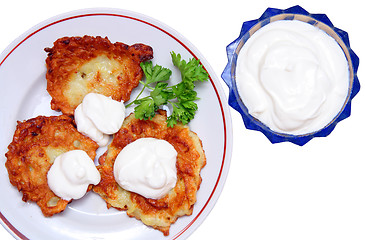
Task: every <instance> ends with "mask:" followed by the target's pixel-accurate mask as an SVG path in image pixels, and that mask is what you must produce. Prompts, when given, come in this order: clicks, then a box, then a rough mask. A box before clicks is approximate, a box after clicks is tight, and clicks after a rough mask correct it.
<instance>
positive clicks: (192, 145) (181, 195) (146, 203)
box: [93, 110, 206, 236]
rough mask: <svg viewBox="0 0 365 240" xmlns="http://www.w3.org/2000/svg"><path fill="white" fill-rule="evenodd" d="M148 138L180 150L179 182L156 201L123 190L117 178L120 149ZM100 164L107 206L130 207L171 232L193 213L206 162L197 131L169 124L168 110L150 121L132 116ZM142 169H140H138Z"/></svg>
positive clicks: (99, 189) (139, 216)
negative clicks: (115, 171)
mask: <svg viewBox="0 0 365 240" xmlns="http://www.w3.org/2000/svg"><path fill="white" fill-rule="evenodd" d="M145 137H153V138H158V139H163V140H166V141H168V142H169V143H170V144H172V146H173V147H174V148H175V150H176V151H177V162H176V168H177V183H176V186H175V187H174V188H173V189H172V190H171V191H170V192H169V193H168V194H167V195H166V196H164V197H163V198H161V199H158V200H155V199H148V198H145V197H143V196H141V195H139V194H137V193H133V192H129V191H126V190H124V189H122V188H121V187H120V186H119V185H118V184H117V182H116V181H115V178H114V174H113V166H114V161H115V159H116V157H117V156H118V154H119V152H120V151H121V150H122V149H123V148H124V147H125V146H127V145H128V144H129V143H131V142H133V141H135V140H137V139H139V138H145ZM99 163H100V165H99V166H97V168H98V170H99V172H100V174H101V181H100V183H99V184H98V185H96V186H94V187H93V191H94V192H96V193H98V194H99V195H100V196H101V197H102V198H103V199H104V200H105V201H106V202H107V206H108V208H109V207H114V208H116V209H119V210H126V212H127V214H128V216H130V217H135V218H137V219H139V220H141V221H142V222H143V223H144V224H146V225H148V226H151V227H153V228H155V229H157V230H160V231H161V232H162V233H163V234H164V235H165V236H167V235H169V230H170V225H171V224H172V223H174V222H175V221H176V220H177V218H178V217H180V216H183V215H191V214H192V212H193V206H194V204H195V202H196V192H197V190H198V189H199V187H200V183H201V177H200V170H201V169H202V168H203V167H204V166H205V164H206V157H205V153H204V150H203V147H202V142H201V140H200V139H199V137H198V136H197V135H196V133H194V132H192V131H190V130H189V128H188V127H187V126H185V125H182V124H180V123H178V124H176V125H175V126H174V127H173V128H170V127H167V124H166V112H165V111H162V110H160V111H159V114H156V116H155V117H154V118H153V119H150V120H139V119H136V118H135V116H134V113H132V114H131V115H129V116H128V117H127V118H126V119H125V121H124V123H123V126H122V128H121V129H120V130H119V132H117V133H116V134H115V136H114V138H113V141H112V143H111V144H110V145H109V147H108V150H107V151H106V152H105V153H104V154H103V155H102V156H101V157H100V158H99ZM135 171H138V169H135Z"/></svg>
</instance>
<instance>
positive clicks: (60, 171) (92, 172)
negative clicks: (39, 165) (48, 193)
mask: <svg viewBox="0 0 365 240" xmlns="http://www.w3.org/2000/svg"><path fill="white" fill-rule="evenodd" d="M100 179H101V178H100V173H99V171H98V170H97V169H96V167H95V164H94V161H93V160H92V159H91V158H90V157H89V155H87V153H86V152H85V151H83V150H72V151H68V152H66V153H63V154H61V155H59V156H58V157H56V159H55V161H54V162H53V165H52V166H51V168H50V169H49V171H48V174H47V181H48V186H49V188H50V189H51V190H52V192H53V193H54V194H56V195H57V196H58V197H60V198H62V199H65V200H67V201H69V200H71V199H80V198H82V197H83V196H84V195H85V194H86V192H87V189H88V187H89V185H90V184H94V185H96V184H98V183H99V182H100Z"/></svg>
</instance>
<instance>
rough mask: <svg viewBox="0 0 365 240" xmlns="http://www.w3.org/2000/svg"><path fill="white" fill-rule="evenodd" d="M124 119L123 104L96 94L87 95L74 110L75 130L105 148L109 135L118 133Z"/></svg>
mask: <svg viewBox="0 0 365 240" xmlns="http://www.w3.org/2000/svg"><path fill="white" fill-rule="evenodd" d="M124 118H125V106H124V102H123V101H121V102H119V101H115V100H113V99H112V98H111V97H106V96H104V95H102V94H98V93H89V94H87V95H86V96H85V97H84V99H83V101H82V103H81V104H79V106H77V108H76V109H75V122H76V125H77V130H78V131H79V132H81V133H83V134H85V135H86V136H88V137H90V138H91V139H92V140H94V141H95V142H97V143H98V145H99V146H101V147H102V146H106V145H107V144H108V141H109V135H110V134H114V133H116V132H118V131H119V129H120V127H121V126H122V124H123V121H124Z"/></svg>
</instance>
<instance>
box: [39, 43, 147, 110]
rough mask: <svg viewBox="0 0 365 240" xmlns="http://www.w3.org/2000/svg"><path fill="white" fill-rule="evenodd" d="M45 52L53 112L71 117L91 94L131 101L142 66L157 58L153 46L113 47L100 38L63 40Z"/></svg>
mask: <svg viewBox="0 0 365 240" xmlns="http://www.w3.org/2000/svg"><path fill="white" fill-rule="evenodd" d="M45 51H46V52H47V53H48V56H47V59H46V66H47V73H46V79H47V91H48V92H49V94H50V95H51V97H52V101H51V108H52V109H53V110H57V111H59V110H60V111H62V113H64V114H67V115H73V113H74V110H75V108H76V107H77V106H78V105H79V104H80V103H81V102H82V100H83V98H84V96H85V95H86V94H88V93H90V92H95V93H100V94H103V95H105V96H108V97H112V98H113V99H114V100H117V101H121V100H123V101H128V100H129V98H130V94H131V92H132V90H133V89H134V88H135V87H137V86H138V84H139V81H140V80H141V78H142V75H143V71H142V69H141V67H140V63H141V62H143V61H147V60H149V59H152V58H153V50H152V48H151V47H150V46H147V45H144V44H134V45H132V46H129V45H126V44H124V43H120V42H116V43H111V42H110V41H109V39H108V38H107V37H105V38H102V37H100V36H97V37H91V36H84V37H63V38H60V39H58V40H56V41H55V42H54V45H53V47H52V48H45Z"/></svg>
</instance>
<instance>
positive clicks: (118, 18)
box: [0, 9, 232, 240]
mask: <svg viewBox="0 0 365 240" xmlns="http://www.w3.org/2000/svg"><path fill="white" fill-rule="evenodd" d="M85 34H86V35H92V36H97V35H99V36H103V37H105V36H107V37H108V38H109V39H110V40H111V41H112V42H116V41H119V42H124V43H126V44H134V43H138V42H140V43H144V44H147V45H150V46H152V47H153V49H154V59H153V62H154V63H155V64H159V65H162V66H165V67H168V68H170V69H173V72H174V74H173V76H172V77H173V79H178V78H179V74H178V73H176V71H177V70H176V69H175V68H174V66H173V65H172V63H171V57H170V52H171V51H175V52H176V53H180V54H181V55H182V57H183V58H184V59H189V58H192V57H196V58H199V59H200V60H201V62H202V64H203V66H204V67H205V69H206V70H207V71H208V73H209V75H210V79H209V82H208V83H203V84H199V83H198V84H197V85H198V86H197V91H198V94H199V97H200V98H201V99H200V100H199V101H198V106H199V110H198V112H197V115H196V116H195V119H194V120H193V121H192V122H191V123H190V128H191V129H192V130H193V131H195V132H196V133H197V134H198V135H199V137H200V138H201V140H202V142H203V146H204V149H205V152H206V156H207V165H206V166H205V168H204V169H203V170H202V172H201V176H202V179H203V182H202V184H201V187H200V190H199V191H198V193H197V202H196V204H195V206H194V212H193V214H192V215H191V216H184V217H181V218H179V219H178V220H177V222H176V223H174V224H173V225H172V226H171V229H170V235H169V236H168V237H164V236H163V235H162V233H161V232H159V231H157V230H153V229H151V228H149V227H146V226H145V225H143V224H142V223H141V222H140V221H138V220H136V219H134V218H129V217H128V216H127V215H126V214H125V212H120V211H117V210H114V209H109V210H108V209H107V208H106V204H105V202H104V201H103V200H102V199H101V198H100V197H99V196H98V195H96V194H95V193H93V192H89V193H88V194H87V195H86V196H85V197H84V198H83V199H81V200H78V201H74V202H72V203H71V204H70V205H69V206H68V207H67V208H66V210H65V211H64V212H63V213H60V214H57V215H55V216H53V217H51V218H46V217H44V216H43V215H42V213H41V211H40V209H39V207H38V206H37V205H36V204H35V203H31V202H29V203H25V202H23V201H22V196H21V193H19V192H18V190H17V189H16V188H15V187H13V186H12V185H11V184H10V182H9V179H8V173H7V170H6V168H5V166H4V165H2V166H1V167H0V192H1V195H0V218H1V223H2V225H3V226H4V227H5V228H6V229H7V230H8V231H9V232H10V233H11V234H12V235H13V236H14V237H15V238H17V239H38V240H41V239H54V240H57V239H62V240H64V239H116V238H118V239H132V238H133V239H185V238H187V237H188V236H189V235H190V234H191V233H192V232H193V231H194V230H195V229H196V228H197V227H198V226H199V225H200V224H201V223H202V221H203V220H204V219H205V218H206V217H207V215H208V214H209V212H210V211H211V209H212V208H213V206H214V204H215V202H216V201H217V199H218V197H219V195H220V192H221V191H222V188H223V185H224V182H225V179H226V176H227V173H228V168H229V163H230V158H231V151H232V126H231V117H230V113H229V108H228V106H227V101H226V98H225V96H224V92H223V90H222V88H221V85H220V83H219V79H218V78H217V76H216V75H215V73H214V71H213V70H212V69H211V67H210V66H209V64H208V63H207V61H206V60H205V59H204V57H203V56H202V55H201V54H200V53H199V51H198V50H197V49H196V48H195V47H194V46H193V45H192V44H191V43H190V42H189V41H188V40H186V39H185V38H184V37H183V36H181V35H180V34H179V33H177V32H176V31H175V30H173V29H171V28H170V27H168V26H166V25H164V24H162V23H161V22H158V21H156V20H155V19H151V18H149V17H147V16H144V15H141V14H137V13H134V12H129V11H124V10H117V9H86V10H80V11H75V12H71V13H66V14H63V15H60V16H56V17H54V18H51V19H49V20H46V21H44V22H42V23H40V24H38V25H37V26H35V27H33V28H32V29H30V30H29V31H27V32H26V33H24V34H23V35H21V36H20V37H19V38H17V39H16V40H15V41H14V42H13V43H11V44H10V45H9V46H8V47H7V48H6V49H5V50H4V51H3V52H2V54H1V55H0V79H1V82H0V84H1V85H0V86H1V87H0V96H1V101H0V109H1V116H0V132H1V134H2V137H1V139H0V151H1V154H0V156H1V160H2V162H3V163H4V162H5V161H6V159H5V156H4V154H5V153H6V151H7V146H8V145H9V143H10V142H11V140H12V136H13V133H14V130H15V126H16V121H17V120H26V119H29V118H31V117H35V116H38V115H57V114H59V113H57V112H54V111H52V110H51V109H50V99H51V98H50V96H49V95H48V93H47V91H46V80H45V72H46V67H45V58H46V53H45V51H44V48H45V47H52V46H53V42H54V41H55V40H56V39H57V38H59V37H63V36H83V35H85ZM174 69H175V70H174ZM135 93H136V91H134V94H135ZM132 99H133V95H132Z"/></svg>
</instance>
